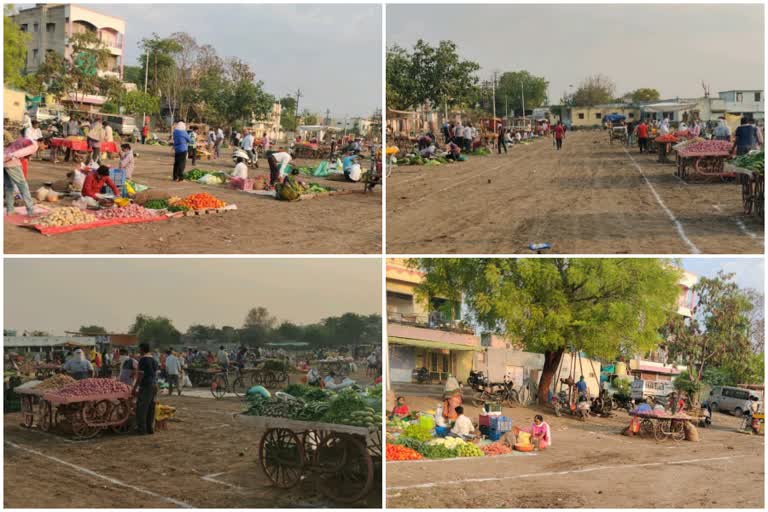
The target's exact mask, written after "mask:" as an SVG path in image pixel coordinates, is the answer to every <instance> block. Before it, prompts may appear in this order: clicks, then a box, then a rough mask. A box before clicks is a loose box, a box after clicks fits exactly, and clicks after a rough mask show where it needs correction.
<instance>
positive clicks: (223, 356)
mask: <svg viewBox="0 0 768 512" xmlns="http://www.w3.org/2000/svg"><path fill="white" fill-rule="evenodd" d="M216 362H218V363H219V365H221V367H222V368H223V369H224V370H226V369H227V368H228V367H229V354H228V353H227V351H226V350H224V345H222V346H220V347H219V351H218V352H217V353H216Z"/></svg>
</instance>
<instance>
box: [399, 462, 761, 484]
mask: <svg viewBox="0 0 768 512" xmlns="http://www.w3.org/2000/svg"><path fill="white" fill-rule="evenodd" d="M745 456H746V455H730V456H727V457H711V458H706V459H686V460H676V461H665V462H645V463H642V464H624V465H616V466H595V467H591V468H582V469H571V470H568V471H545V472H543V473H526V474H522V475H514V476H512V475H511V476H493V477H486V478H466V479H462V480H457V479H453V480H447V481H441V482H428V483H423V484H414V485H399V486H391V487H389V486H388V487H387V491H390V490H391V491H400V490H407V489H428V488H431V487H442V486H447V485H456V484H457V483H460V484H464V483H483V482H501V481H504V480H517V479H519V478H536V477H542V476H562V475H569V474H576V473H592V472H595V471H611V470H625V469H631V468H644V467H651V466H667V465H681V464H695V463H698V462H711V461H717V460H730V459H737V458H742V457H745Z"/></svg>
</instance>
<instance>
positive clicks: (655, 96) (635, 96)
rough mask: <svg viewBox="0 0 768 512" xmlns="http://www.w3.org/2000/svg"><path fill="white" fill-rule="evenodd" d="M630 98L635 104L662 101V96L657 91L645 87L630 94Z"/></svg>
mask: <svg viewBox="0 0 768 512" xmlns="http://www.w3.org/2000/svg"><path fill="white" fill-rule="evenodd" d="M629 97H630V98H631V99H632V101H633V102H634V103H643V102H648V101H659V100H660V99H661V94H660V93H659V91H657V90H656V89H650V88H648V87H643V88H640V89H635V90H634V91H632V92H631V93H629Z"/></svg>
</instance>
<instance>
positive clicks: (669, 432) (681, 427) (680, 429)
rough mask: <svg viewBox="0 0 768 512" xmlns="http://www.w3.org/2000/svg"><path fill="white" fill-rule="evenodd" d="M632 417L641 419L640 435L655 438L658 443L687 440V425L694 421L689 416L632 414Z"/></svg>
mask: <svg viewBox="0 0 768 512" xmlns="http://www.w3.org/2000/svg"><path fill="white" fill-rule="evenodd" d="M629 415H630V416H635V417H637V418H639V419H640V434H641V435H645V436H648V437H653V438H654V439H656V440H657V441H666V440H667V439H672V440H673V441H676V442H677V441H683V440H684V439H685V424H686V423H689V422H690V421H691V420H692V419H694V418H692V417H691V416H688V415H687V414H674V415H656V414H652V413H636V412H630V413H629Z"/></svg>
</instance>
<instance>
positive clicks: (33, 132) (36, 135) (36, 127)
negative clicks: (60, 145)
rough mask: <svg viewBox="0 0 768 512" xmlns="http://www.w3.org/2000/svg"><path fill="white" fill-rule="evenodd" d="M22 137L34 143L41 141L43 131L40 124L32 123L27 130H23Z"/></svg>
mask: <svg viewBox="0 0 768 512" xmlns="http://www.w3.org/2000/svg"><path fill="white" fill-rule="evenodd" d="M24 137H26V138H28V139H29V140H33V141H35V142H39V141H41V140H42V139H43V130H41V129H40V123H38V122H37V121H32V123H31V124H30V125H29V127H28V128H26V129H24Z"/></svg>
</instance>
